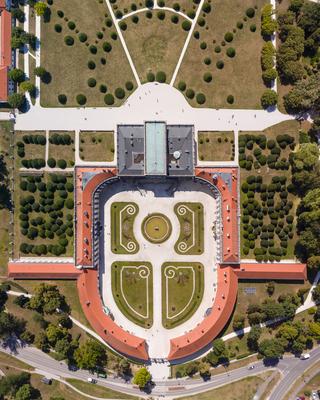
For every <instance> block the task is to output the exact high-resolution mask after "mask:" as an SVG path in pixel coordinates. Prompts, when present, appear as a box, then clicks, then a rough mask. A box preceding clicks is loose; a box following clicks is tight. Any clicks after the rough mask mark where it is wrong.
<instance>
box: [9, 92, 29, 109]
mask: <svg viewBox="0 0 320 400" xmlns="http://www.w3.org/2000/svg"><path fill="white" fill-rule="evenodd" d="M25 101H26V97H25V95H24V94H23V93H12V94H10V96H8V103H9V105H10V107H12V108H21V107H22V106H23V105H24V103H25Z"/></svg>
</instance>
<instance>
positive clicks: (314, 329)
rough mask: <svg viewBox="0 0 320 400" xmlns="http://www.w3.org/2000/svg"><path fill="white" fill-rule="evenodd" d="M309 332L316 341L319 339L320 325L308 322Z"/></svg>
mask: <svg viewBox="0 0 320 400" xmlns="http://www.w3.org/2000/svg"><path fill="white" fill-rule="evenodd" d="M309 331H310V333H311V335H312V336H313V337H314V338H315V339H316V340H319V339H320V323H319V322H310V324H309Z"/></svg>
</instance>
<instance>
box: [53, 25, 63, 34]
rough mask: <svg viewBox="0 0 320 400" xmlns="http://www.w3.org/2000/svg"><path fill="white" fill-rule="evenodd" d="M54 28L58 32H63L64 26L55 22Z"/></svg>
mask: <svg viewBox="0 0 320 400" xmlns="http://www.w3.org/2000/svg"><path fill="white" fill-rule="evenodd" d="M54 30H55V31H56V32H57V33H61V32H62V26H61V25H60V24H55V26H54Z"/></svg>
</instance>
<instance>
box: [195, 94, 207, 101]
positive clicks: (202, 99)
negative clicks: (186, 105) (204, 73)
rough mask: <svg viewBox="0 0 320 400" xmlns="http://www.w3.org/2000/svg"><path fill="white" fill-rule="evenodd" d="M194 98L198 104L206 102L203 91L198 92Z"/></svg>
mask: <svg viewBox="0 0 320 400" xmlns="http://www.w3.org/2000/svg"><path fill="white" fill-rule="evenodd" d="M196 100H197V103H198V104H204V103H205V102H206V96H205V95H204V94H203V93H198V94H197V96H196Z"/></svg>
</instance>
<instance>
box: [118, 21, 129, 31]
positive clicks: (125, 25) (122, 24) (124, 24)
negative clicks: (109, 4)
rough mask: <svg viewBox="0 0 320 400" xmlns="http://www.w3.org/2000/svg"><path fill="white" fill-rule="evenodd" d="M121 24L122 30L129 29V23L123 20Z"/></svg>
mask: <svg viewBox="0 0 320 400" xmlns="http://www.w3.org/2000/svg"><path fill="white" fill-rule="evenodd" d="M119 26H120V29H121V30H122V31H126V30H127V24H126V23H125V22H124V21H121V22H120V24H119Z"/></svg>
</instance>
